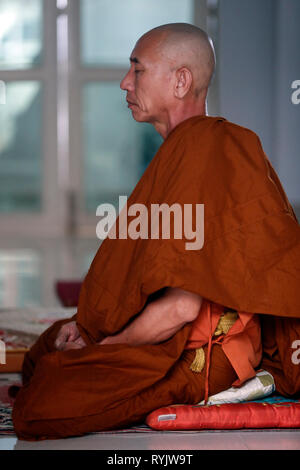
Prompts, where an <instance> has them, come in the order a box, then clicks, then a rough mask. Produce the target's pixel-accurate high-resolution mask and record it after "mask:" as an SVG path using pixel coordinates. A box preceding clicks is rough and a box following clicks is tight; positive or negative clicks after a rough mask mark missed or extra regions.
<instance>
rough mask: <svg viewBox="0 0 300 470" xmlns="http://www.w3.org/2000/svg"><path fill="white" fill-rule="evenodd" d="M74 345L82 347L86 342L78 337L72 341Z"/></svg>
mask: <svg viewBox="0 0 300 470" xmlns="http://www.w3.org/2000/svg"><path fill="white" fill-rule="evenodd" d="M73 342H74V343H76V344H79V345H80V346H82V347H84V346H86V342H85V341H84V339H83V338H82V337H81V336H79V337H78V338H77V339H75V341H73Z"/></svg>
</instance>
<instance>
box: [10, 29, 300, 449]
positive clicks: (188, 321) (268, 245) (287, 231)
mask: <svg viewBox="0 0 300 470" xmlns="http://www.w3.org/2000/svg"><path fill="white" fill-rule="evenodd" d="M214 69H215V54H214V49H213V45H212V42H211V40H210V38H209V37H208V36H207V34H206V33H205V32H204V31H202V30H200V29H199V28H197V27H195V26H192V25H188V24H182V23H176V24H168V25H163V26H160V27H158V28H155V29H153V30H151V31H149V32H147V33H146V34H144V35H143V36H142V37H141V38H140V39H139V40H138V42H137V43H136V45H135V47H134V49H133V51H132V54H131V56H130V69H129V71H128V73H127V74H126V76H125V77H124V79H123V80H122V82H121V88H122V89H123V90H125V91H126V99H127V102H128V107H129V109H130V110H131V113H132V116H133V118H134V119H135V120H136V121H138V122H148V123H151V124H152V125H153V126H154V127H155V129H156V130H157V131H158V132H159V134H160V135H161V136H162V137H163V139H164V143H163V144H162V146H161V147H160V149H159V151H158V152H157V154H156V155H155V157H154V158H153V160H152V161H151V163H150V164H149V166H148V168H147V169H146V171H145V173H144V174H143V176H142V178H141V179H140V181H139V182H138V183H137V185H136V187H135V188H134V190H133V192H132V194H131V196H130V198H129V200H128V207H129V208H133V207H137V206H135V204H139V205H143V207H146V208H147V209H149V211H148V212H147V214H148V215H147V217H149V219H150V215H152V212H151V210H150V209H152V208H153V206H154V205H155V204H156V206H155V207H156V209H157V210H159V208H158V206H160V205H161V204H165V205H166V206H167V207H169V208H172V207H173V208H174V205H175V204H177V207H180V208H182V207H185V205H190V206H189V207H192V208H194V209H195V207H196V206H197V204H203V205H204V208H205V212H204V234H205V240H204V244H203V246H201V248H197V249H193V247H192V249H187V245H186V243H187V241H189V242H190V241H191V237H190V234H188V233H184V234H183V235H182V237H178V236H176V237H175V235H174V233H175V229H177V228H178V227H177V226H176V224H175V216H174V217H173V218H171V217H170V219H169V221H170V229H171V230H170V232H171V233H172V234H173V236H170V237H165V236H164V235H165V233H164V231H163V230H162V229H160V230H159V236H158V237H154V238H151V237H146V236H145V233H144V232H143V233H142V231H141V232H140V236H138V237H133V238H130V237H125V238H124V237H119V238H118V237H117V238H113V237H110V233H111V232H110V233H109V235H108V236H107V238H106V239H105V240H104V241H103V243H102V244H101V246H100V248H99V250H98V252H97V254H96V256H95V258H94V260H93V262H92V264H91V267H90V269H89V272H88V274H87V276H86V278H85V280H84V282H83V285H82V289H81V292H80V298H79V305H78V309H77V313H76V315H75V316H74V317H73V318H72V319H70V320H64V321H60V322H57V323H55V324H54V325H53V326H52V327H50V328H49V329H48V330H47V331H46V332H45V333H43V334H42V335H41V337H40V338H39V339H38V341H37V343H36V344H35V345H34V346H33V347H32V348H31V350H30V351H29V352H28V353H27V355H26V357H25V361H24V365H23V387H22V388H21V390H20V391H19V393H18V395H17V398H16V402H15V406H14V410H13V421H14V425H15V430H16V433H17V435H18V437H19V438H21V439H28V440H34V439H46V438H61V437H67V436H80V435H83V434H85V433H89V432H94V431H101V430H109V429H115V428H119V427H124V426H129V425H132V424H135V423H140V422H143V421H144V420H145V417H146V416H147V414H148V413H149V412H151V411H153V410H154V409H156V408H159V407H161V406H166V405H169V404H176V403H181V404H182V403H187V404H195V403H198V402H199V401H201V400H203V399H205V400H206V399H207V398H208V395H212V394H215V393H218V392H220V391H222V390H225V389H227V388H228V387H230V386H232V385H234V386H240V385H241V384H242V383H244V382H245V381H246V380H248V379H249V378H251V377H253V376H254V375H255V371H256V369H257V368H258V367H264V368H265V369H267V370H268V371H269V372H270V373H272V374H273V376H274V379H275V384H276V387H277V390H278V391H279V392H280V393H283V394H286V395H287V396H291V395H295V394H297V393H299V391H300V374H299V366H298V365H297V364H296V363H295V362H297V361H293V360H292V358H293V356H292V354H293V352H294V350H293V347H294V346H293V345H294V344H295V340H297V339H299V338H300V324H299V322H300V320H299V316H300V296H299V285H300V279H299V261H300V236H299V235H300V232H299V225H298V222H297V220H296V217H295V215H294V212H293V209H292V207H291V205H290V204H289V201H288V199H287V197H286V195H285V193H284V190H283V188H282V186H281V184H280V181H279V179H278V177H277V175H276V173H275V171H274V169H273V168H272V166H271V164H270V162H269V160H268V159H267V157H266V155H265V154H264V152H263V149H262V147H261V144H260V141H259V139H258V137H257V136H256V135H255V134H254V133H253V132H252V131H250V130H248V129H245V128H243V127H240V126H238V125H236V124H233V123H230V122H228V121H227V120H226V119H225V118H223V117H210V116H208V115H207V110H206V100H207V92H208V88H209V85H210V83H211V80H212V77H213V74H214ZM132 217H133V214H132V211H131V212H129V211H128V220H127V222H126V224H127V225H126V227H129V224H130V223H131V222H132V220H133V219H132ZM147 217H146V219H147ZM122 220H123V219H122ZM147 220H148V219H147ZM176 220H178V219H176ZM148 221H149V223H150V222H151V220H148ZM144 222H145V219H144ZM176 223H177V222H176ZM121 225H122V222H121V214H120V215H119V217H118V219H117V220H116V223H115V225H114V229H115V232H116V233H119V232H118V229H119V228H120V226H121ZM149 226H150V224H149ZM123 228H124V227H123ZM196 235H197V234H195V237H196Z"/></svg>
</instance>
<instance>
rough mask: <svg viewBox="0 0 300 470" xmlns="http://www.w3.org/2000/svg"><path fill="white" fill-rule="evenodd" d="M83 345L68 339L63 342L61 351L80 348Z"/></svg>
mask: <svg viewBox="0 0 300 470" xmlns="http://www.w3.org/2000/svg"><path fill="white" fill-rule="evenodd" d="M83 347H84V346H83V345H81V344H78V343H75V342H73V341H68V342H66V343H64V345H63V348H62V349H61V351H68V350H70V349H81V348H83Z"/></svg>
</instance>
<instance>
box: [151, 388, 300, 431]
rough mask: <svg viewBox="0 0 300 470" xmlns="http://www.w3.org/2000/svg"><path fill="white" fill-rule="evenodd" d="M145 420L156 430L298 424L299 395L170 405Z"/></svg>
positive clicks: (299, 417) (271, 426) (299, 423)
mask: <svg viewBox="0 0 300 470" xmlns="http://www.w3.org/2000/svg"><path fill="white" fill-rule="evenodd" d="M146 423H147V424H148V426H150V427H151V428H153V429H158V430H167V431H172V430H179V429H180V430H197V429H243V428H299V427H300V399H299V400H289V399H288V398H284V397H281V396H275V397H268V398H266V399H262V400H258V401H256V402H243V403H227V404H222V405H210V406H203V405H172V406H166V407H163V408H159V409H157V410H155V411H153V412H152V413H150V414H149V415H148V417H147V419H146Z"/></svg>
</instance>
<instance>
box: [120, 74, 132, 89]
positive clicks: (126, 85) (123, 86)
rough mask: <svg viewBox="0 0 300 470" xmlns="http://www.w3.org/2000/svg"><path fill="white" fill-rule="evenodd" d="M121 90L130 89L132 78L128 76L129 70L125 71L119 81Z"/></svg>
mask: <svg viewBox="0 0 300 470" xmlns="http://www.w3.org/2000/svg"><path fill="white" fill-rule="evenodd" d="M120 88H121V90H127V91H132V80H131V78H130V70H129V71H128V72H127V74H126V75H125V77H124V78H123V80H122V81H121V83H120Z"/></svg>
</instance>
